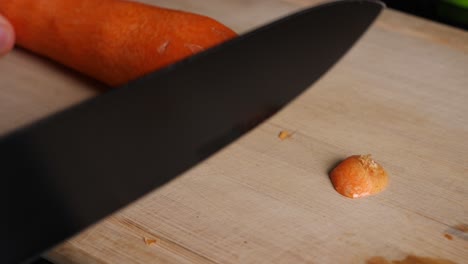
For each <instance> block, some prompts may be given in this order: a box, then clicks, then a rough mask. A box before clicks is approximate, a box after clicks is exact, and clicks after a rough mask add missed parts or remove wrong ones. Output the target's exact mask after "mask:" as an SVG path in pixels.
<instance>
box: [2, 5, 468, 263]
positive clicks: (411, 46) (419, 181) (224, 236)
mask: <svg viewBox="0 0 468 264" xmlns="http://www.w3.org/2000/svg"><path fill="white" fill-rule="evenodd" d="M145 2H147V3H153V4H158V5H162V6H167V7H172V8H178V9H183V10H188V11H193V12H198V13H201V14H205V15H208V16H211V17H214V18H216V19H218V20H220V21H222V22H224V23H225V24H227V25H228V26H230V27H232V28H233V29H235V30H236V31H237V32H239V33H243V32H246V31H249V30H251V29H253V28H255V27H257V26H260V25H262V24H263V23H266V22H269V21H272V20H274V19H276V18H279V17H282V16H284V15H286V14H288V13H291V12H293V11H296V10H298V9H301V8H304V7H306V6H310V5H312V4H315V3H317V2H318V1H314V0H289V1H287V0H283V1H281V0H258V1H248V0H224V1H219V0H204V1H195V0H177V1H176V0H161V1H156V0H153V1H151V0H146V1H145ZM317 41H320V36H317ZM102 88H103V87H101V86H100V85H99V84H97V83H96V82H94V81H92V80H89V79H86V78H83V77H82V76H80V75H78V74H76V73H74V72H72V71H70V70H67V69H64V68H63V67H61V66H59V65H57V64H55V63H52V62H50V61H47V60H45V59H43V58H40V57H37V56H35V55H33V54H30V53H28V52H26V51H24V50H21V49H17V50H15V51H14V52H13V53H11V54H10V55H8V56H7V57H6V58H3V59H1V60H0V133H2V134H3V133H6V132H8V131H11V130H12V129H15V128H17V127H20V126H22V125H24V124H27V123H29V122H31V121H33V120H37V119H39V118H41V117H44V116H46V115H48V114H50V113H53V112H56V111H58V110H60V109H63V108H65V107H67V106H70V105H73V104H76V103H78V102H81V101H83V100H85V99H86V98H90V97H93V96H96V95H97V94H99V93H101V92H102ZM467 114H468V33H467V32H465V31H461V30H458V29H454V28H450V27H447V26H443V25H440V24H435V23H433V22H429V21H426V20H422V19H420V18H416V17H412V16H409V15H406V14H403V13H399V12H396V11H392V10H386V11H385V12H384V13H383V14H382V16H381V17H380V18H379V19H378V21H377V22H376V23H375V24H374V26H373V27H372V28H371V29H370V30H369V31H368V32H367V33H366V35H365V36H364V37H363V38H362V39H361V41H360V42H359V43H358V44H357V45H356V46H355V47H354V48H353V49H352V50H351V52H349V53H348V54H347V55H346V56H345V58H344V59H343V60H342V61H341V62H340V63H338V64H337V65H336V66H335V67H334V68H333V69H332V70H331V71H329V72H328V73H327V74H326V76H324V77H323V78H322V79H321V80H319V81H318V82H317V83H316V84H314V85H313V86H312V87H311V88H310V89H309V90H308V91H307V92H305V93H304V94H303V95H302V96H301V97H299V98H298V99H297V100H295V101H294V102H293V103H292V104H290V105H289V106H288V107H287V108H285V109H284V110H282V111H281V112H280V113H279V114H277V115H275V116H274V117H273V118H271V119H269V120H268V121H267V122H265V123H264V124H262V125H261V126H260V127H258V128H257V129H255V130H253V131H252V132H251V133H249V134H247V135H246V136H244V137H242V138H241V139H240V140H238V141H237V142H235V143H234V144H232V145H230V146H228V147H227V148H225V149H223V150H222V151H220V152H219V153H217V154H216V155H214V156H213V157H211V158H210V159H208V160H206V161H205V162H203V163H202V164H199V165H198V166H196V167H195V168H193V169H191V170H190V171H188V172H186V173H184V174H183V175H182V176H181V177H179V178H177V179H176V180H174V181H172V182H170V183H169V184H167V185H165V186H164V187H162V188H160V189H158V190H155V191H154V192H152V193H150V194H148V195H146V196H145V197H143V198H142V199H140V200H139V201H137V202H136V203H134V204H132V205H130V206H128V207H127V208H124V209H123V210H121V211H119V212H118V213H116V214H114V215H112V216H110V217H108V218H107V219H105V220H103V221H101V222H99V223H97V224H96V225H94V226H92V227H91V228H89V229H87V230H86V231H84V232H83V233H81V234H79V235H77V236H76V237H74V238H72V239H70V240H69V241H67V242H65V243H63V244H61V245H59V246H58V247H56V248H55V249H53V250H51V251H50V252H49V253H47V254H46V257H47V258H49V259H50V260H52V261H53V262H54V263H64V264H71V263H73V264H75V263H386V262H385V260H389V261H390V260H400V259H404V258H406V257H408V256H419V257H428V258H435V259H445V260H447V261H452V262H454V263H468V234H467V233H466V232H467V229H468V228H467V227H468V117H467ZM281 131H289V132H291V133H292V136H291V137H290V138H287V139H285V140H281V139H279V138H278V133H279V132H281ZM77 133H79V131H77ZM368 153H370V154H372V155H373V157H374V158H375V159H376V160H377V161H378V162H380V163H381V164H382V165H383V166H384V167H385V168H386V170H387V171H388V173H389V175H390V185H389V186H388V188H387V189H386V190H385V191H384V192H383V193H381V194H378V195H376V196H372V197H368V198H364V199H356V200H353V199H348V198H345V197H343V196H340V195H339V194H338V193H336V192H335V190H334V189H333V187H332V185H331V183H330V181H329V178H328V173H329V171H330V170H331V169H332V168H333V166H334V165H335V164H336V163H337V162H338V161H340V160H342V159H343V158H345V157H346V156H348V155H352V154H368ZM155 162H157V161H155ZM131 176H132V175H129V177H131ZM157 176H158V175H157V172H155V177H157ZM103 195H105V190H103ZM25 243H27V238H25ZM375 257H378V258H375ZM452 262H437V261H436V263H452ZM409 263H416V262H409Z"/></svg>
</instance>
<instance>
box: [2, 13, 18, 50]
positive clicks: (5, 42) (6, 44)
mask: <svg viewBox="0 0 468 264" xmlns="http://www.w3.org/2000/svg"><path fill="white" fill-rule="evenodd" d="M14 43H15V33H14V31H13V27H12V26H11V24H10V23H9V22H8V20H6V19H5V18H4V17H3V16H2V15H0V56H2V55H5V54H6V53H8V52H9V51H10V50H11V49H12V48H13V45H14Z"/></svg>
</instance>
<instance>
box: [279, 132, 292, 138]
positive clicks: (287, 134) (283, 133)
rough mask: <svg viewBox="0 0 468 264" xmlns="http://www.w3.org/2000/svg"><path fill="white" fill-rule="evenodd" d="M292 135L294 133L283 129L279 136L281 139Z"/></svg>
mask: <svg viewBox="0 0 468 264" xmlns="http://www.w3.org/2000/svg"><path fill="white" fill-rule="evenodd" d="M291 136H292V134H291V133H290V132H288V131H286V130H283V131H281V132H280V133H279V134H278V138H279V139H281V140H285V139H287V138H290V137H291Z"/></svg>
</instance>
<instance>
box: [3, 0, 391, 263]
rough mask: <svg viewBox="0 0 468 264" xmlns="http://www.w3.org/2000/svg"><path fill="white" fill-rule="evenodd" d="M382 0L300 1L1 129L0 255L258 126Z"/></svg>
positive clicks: (82, 220) (97, 213) (14, 257)
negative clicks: (263, 21)
mask: <svg viewBox="0 0 468 264" xmlns="http://www.w3.org/2000/svg"><path fill="white" fill-rule="evenodd" d="M382 8H383V4H381V3H380V2H378V1H371V0H365V1H363V0H348V1H336V2H330V3H325V4H322V5H319V6H316V7H312V8H309V9H305V10H303V11H300V12H298V13H295V14H292V15H290V16H288V17H285V18H282V19H280V20H278V21H276V22H273V23H271V24H268V25H266V26H263V27H260V28H258V29H256V30H254V31H251V32H249V33H247V34H244V35H241V36H240V37H238V38H235V39H233V40H231V41H228V42H226V43H224V44H222V45H219V46H217V47H214V48H212V49H209V50H207V51H205V52H202V53H200V54H197V55H195V56H193V57H190V58H188V59H186V60H183V61H181V62H179V63H176V64H174V65H172V66H169V67H167V68H165V69H163V70H159V71H156V72H154V73H151V74H149V75H147V76H145V77H143V78H140V79H138V80H136V81H133V82H131V83H129V84H127V85H125V86H123V87H120V88H119V89H115V90H112V91H110V92H107V93H105V94H103V95H100V96H97V97H96V98H93V99H90V100H88V101H85V102H83V103H81V104H79V105H77V106H74V107H71V108H69V109H66V110H65V111H62V112H59V113H57V114H54V115H52V116H49V117H47V118H45V119H43V120H40V121H38V122H36V123H34V124H31V125H29V126H26V127H23V128H20V129H18V130H16V131H14V132H13V133H11V134H8V135H6V136H4V137H2V138H1V139H0V162H1V175H2V179H3V184H2V196H3V197H2V202H3V203H6V204H5V206H3V208H6V212H5V213H4V216H3V217H1V220H0V221H1V225H2V227H3V229H4V231H2V234H1V238H0V241H1V246H0V248H1V251H2V254H1V255H2V257H3V260H4V261H5V260H6V262H3V263H19V262H27V261H30V260H33V259H35V258H36V257H37V256H39V255H40V254H41V253H43V252H44V251H46V250H48V249H50V248H51V247H53V246H54V245H56V244H58V243H60V242H62V241H63V240H65V239H67V238H69V237H70V236H72V235H74V234H76V233H77V232H79V231H81V230H83V229H84V228H86V227H88V226H89V225H91V224H93V223H95V222H96V221H98V220H101V219H102V218H104V217H106V216H108V215H109V214H111V213H113V212H114V211H115V210H117V209H120V208H122V207H124V206H126V205H128V204H129V203H131V202H133V201H135V200H136V199H138V198H139V197H141V196H142V195H144V194H146V193H148V192H149V191H151V190H154V189H155V188H157V187H159V186H161V185H163V184H165V183H167V182H168V181H170V180H172V179H174V178H175V177H177V176H178V175H180V174H181V173H183V172H184V171H186V170H187V169H189V168H191V167H192V166H194V165H196V164H197V163H199V162H201V161H203V160H204V159H206V158H207V157H209V156H210V155H212V154H213V153H215V152H216V151H218V150H219V149H221V148H223V147H224V146H226V145H228V144H229V143H231V142H233V141H234V140H235V139H237V138H239V137H240V136H241V135H243V134H244V133H246V132H247V131H249V130H251V129H252V128H254V127H255V126H257V125H258V124H259V123H261V122H262V121H264V120H265V119H267V118H268V117H270V116H271V115H273V114H274V113H276V112H277V111H278V110H279V109H280V108H282V107H284V106H285V105H286V104H288V103H289V102H291V101H292V100H293V99H294V98H296V97H297V96H298V95H299V94H301V93H302V92H303V91H304V90H306V89H307V88H308V87H310V86H311V84H312V83H313V82H315V81H316V80H317V79H319V78H320V77H321V76H322V75H323V74H324V73H325V72H326V71H327V70H328V69H329V68H331V67H332V66H333V65H334V64H335V63H336V62H337V61H338V60H339V59H340V58H341V57H342V56H343V55H344V54H345V53H346V52H347V51H348V50H349V49H350V48H351V47H352V45H353V44H354V43H355V42H356V41H357V40H358V39H359V37H360V36H361V35H362V34H363V33H364V32H365V31H366V30H367V28H368V27H369V26H370V25H371V24H372V22H373V21H374V20H375V18H376V17H377V16H378V14H379V13H380V12H381V10H382Z"/></svg>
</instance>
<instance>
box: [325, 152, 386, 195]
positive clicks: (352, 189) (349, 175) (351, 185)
mask: <svg viewBox="0 0 468 264" xmlns="http://www.w3.org/2000/svg"><path fill="white" fill-rule="evenodd" d="M330 179H331V181H332V183H333V186H334V187H335V189H336V191H337V192H338V193H340V194H341V195H344V196H346V197H349V198H359V197H364V196H368V195H372V194H376V193H379V192H381V191H383V190H384V189H385V187H387V185H388V175H387V172H386V171H385V170H384V169H383V167H382V166H381V165H380V164H378V163H377V162H375V161H374V160H373V159H372V158H371V156H370V155H354V156H350V157H348V158H346V159H345V160H343V161H342V162H341V163H340V164H338V166H336V167H335V168H334V169H333V170H332V172H331V173H330Z"/></svg>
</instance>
